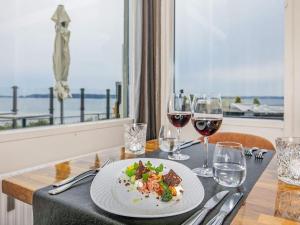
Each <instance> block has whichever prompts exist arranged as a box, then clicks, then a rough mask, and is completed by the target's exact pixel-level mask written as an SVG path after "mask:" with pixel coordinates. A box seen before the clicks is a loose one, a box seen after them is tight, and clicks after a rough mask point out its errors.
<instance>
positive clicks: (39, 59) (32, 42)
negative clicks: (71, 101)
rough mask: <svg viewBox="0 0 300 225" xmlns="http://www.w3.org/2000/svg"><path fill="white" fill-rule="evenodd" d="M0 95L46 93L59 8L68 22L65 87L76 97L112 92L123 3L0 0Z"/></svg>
mask: <svg viewBox="0 0 300 225" xmlns="http://www.w3.org/2000/svg"><path fill="white" fill-rule="evenodd" d="M0 2H1V3H2V4H1V5H2V6H5V7H1V8H0V39H1V42H0V79H1V82H0V95H2V94H5V93H6V94H7V93H8V92H9V93H10V87H11V86H12V85H18V86H19V87H20V88H19V93H20V94H31V93H46V92H47V90H48V88H49V87H50V86H52V85H53V84H54V76H53V69H52V54H53V47H54V37H55V30H54V22H53V21H51V17H52V15H53V13H54V11H55V10H56V7H57V5H58V4H64V5H65V8H66V11H67V13H68V14H69V16H70V18H71V23H70V25H69V29H70V31H71V38H70V53H71V65H70V72H69V84H70V87H71V91H72V92H73V93H74V92H75V93H78V92H79V89H80V88H82V87H84V88H86V93H97V92H98V93H99V92H101V93H104V92H105V89H107V88H110V89H112V92H114V91H115V82H116V81H121V80H122V44H123V23H124V19H123V1H122V0H109V1H107V0H84V1H82V0H64V1H63V0H60V1H58V0H42V1H41V0H26V1H24V0H9V1H8V0H0Z"/></svg>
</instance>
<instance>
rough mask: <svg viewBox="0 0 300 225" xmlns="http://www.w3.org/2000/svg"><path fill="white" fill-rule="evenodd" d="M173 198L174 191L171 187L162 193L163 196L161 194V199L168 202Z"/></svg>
mask: <svg viewBox="0 0 300 225" xmlns="http://www.w3.org/2000/svg"><path fill="white" fill-rule="evenodd" d="M172 198H173V196H172V193H171V191H170V190H169V189H167V190H164V191H163V194H162V196H161V200H162V201H163V202H168V201H170V200H171V199H172Z"/></svg>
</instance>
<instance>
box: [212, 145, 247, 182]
mask: <svg viewBox="0 0 300 225" xmlns="http://www.w3.org/2000/svg"><path fill="white" fill-rule="evenodd" d="M246 173H247V171H246V159H245V154H244V149H243V146H242V144H240V143H236V142H218V143H217V144H216V148H215V153H214V158H213V177H214V180H215V181H217V182H218V183H219V184H221V185H223V186H225V187H238V186H240V185H241V184H243V183H244V181H245V179H246Z"/></svg>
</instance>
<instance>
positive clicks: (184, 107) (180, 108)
mask: <svg viewBox="0 0 300 225" xmlns="http://www.w3.org/2000/svg"><path fill="white" fill-rule="evenodd" d="M167 110H168V119H169V121H170V123H171V124H172V125H173V126H174V127H176V129H177V132H178V141H177V151H176V152H174V154H172V155H169V159H172V160H187V159H189V158H190V157H189V156H188V155H184V154H181V153H180V151H181V149H180V144H181V141H180V133H181V129H182V127H184V126H185V125H187V123H188V122H189V121H190V119H191V101H190V96H188V95H185V94H183V93H181V94H171V96H170V98H169V101H168V109H167Z"/></svg>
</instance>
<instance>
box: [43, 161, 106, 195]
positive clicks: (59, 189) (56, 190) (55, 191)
mask: <svg viewBox="0 0 300 225" xmlns="http://www.w3.org/2000/svg"><path fill="white" fill-rule="evenodd" d="M109 163H111V161H110V160H109V161H108V162H107V163H106V164H103V165H102V166H101V168H103V167H104V166H106V165H108V164H109ZM101 168H98V169H97V170H93V171H94V172H93V173H89V174H87V175H85V176H82V177H80V178H77V179H75V180H73V181H71V182H69V183H66V184H64V185H61V186H59V187H57V188H54V189H52V190H50V191H48V193H49V194H50V195H56V194H59V193H62V192H64V191H66V190H68V189H69V188H71V187H72V186H73V185H74V184H76V183H78V182H80V181H82V180H84V179H85V178H87V177H90V176H96V174H97V172H98V171H99V170H100V169H101Z"/></svg>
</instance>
